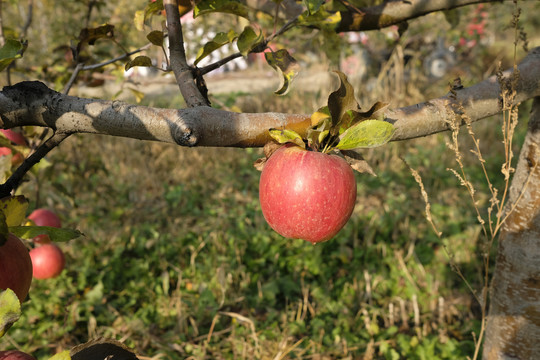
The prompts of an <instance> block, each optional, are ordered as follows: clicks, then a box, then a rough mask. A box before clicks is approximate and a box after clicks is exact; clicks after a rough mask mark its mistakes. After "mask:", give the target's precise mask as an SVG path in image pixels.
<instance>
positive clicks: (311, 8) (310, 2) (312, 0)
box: [303, 0, 324, 15]
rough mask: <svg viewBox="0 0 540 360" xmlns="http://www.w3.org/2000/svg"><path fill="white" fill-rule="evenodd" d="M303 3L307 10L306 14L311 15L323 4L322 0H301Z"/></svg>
mask: <svg viewBox="0 0 540 360" xmlns="http://www.w3.org/2000/svg"><path fill="white" fill-rule="evenodd" d="M303 3H304V5H305V6H306V8H307V10H308V14H309V15H313V14H314V13H316V12H317V11H318V10H319V9H320V7H321V5H322V4H324V0H303Z"/></svg>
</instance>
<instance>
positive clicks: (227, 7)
mask: <svg viewBox="0 0 540 360" xmlns="http://www.w3.org/2000/svg"><path fill="white" fill-rule="evenodd" d="M214 12H222V13H228V14H234V15H238V16H241V17H244V18H246V19H248V15H249V8H248V7H247V6H246V5H245V4H243V3H242V2H240V1H238V0H202V1H201V2H199V3H197V5H195V7H194V8H193V17H194V18H196V17H198V16H201V15H204V14H210V13H214Z"/></svg>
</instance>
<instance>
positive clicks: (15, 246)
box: [0, 234, 32, 359]
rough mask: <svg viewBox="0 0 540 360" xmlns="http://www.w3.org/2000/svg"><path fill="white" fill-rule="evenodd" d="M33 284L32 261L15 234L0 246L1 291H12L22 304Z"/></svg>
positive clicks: (9, 236) (10, 235)
mask: <svg viewBox="0 0 540 360" xmlns="http://www.w3.org/2000/svg"><path fill="white" fill-rule="evenodd" d="M31 283H32V260H31V259H30V254H29V252H28V249H27V248H26V246H24V244H23V242H22V241H21V240H20V239H19V238H18V237H16V236H15V235H13V234H9V235H8V239H7V241H6V242H5V243H4V245H3V246H0V289H3V290H5V289H7V288H9V289H11V290H13V292H15V294H17V297H18V298H19V301H20V302H23V300H24V299H26V296H27V295H28V290H29V289H30V284H31ZM0 359H1V358H0Z"/></svg>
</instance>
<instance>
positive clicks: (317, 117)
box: [311, 106, 330, 126]
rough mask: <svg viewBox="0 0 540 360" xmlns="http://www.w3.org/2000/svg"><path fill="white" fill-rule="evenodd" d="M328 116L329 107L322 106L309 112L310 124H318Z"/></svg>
mask: <svg viewBox="0 0 540 360" xmlns="http://www.w3.org/2000/svg"><path fill="white" fill-rule="evenodd" d="M328 118H330V109H329V108H328V106H323V107H321V108H319V110H317V111H315V112H314V113H313V114H311V126H318V125H319V123H320V122H321V121H322V120H324V119H328Z"/></svg>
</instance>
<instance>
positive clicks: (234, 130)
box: [0, 47, 540, 147]
mask: <svg viewBox="0 0 540 360" xmlns="http://www.w3.org/2000/svg"><path fill="white" fill-rule="evenodd" d="M517 69H518V71H519V72H520V74H521V76H520V77H519V81H518V83H517V94H516V97H515V102H516V103H519V102H523V101H525V100H527V99H531V98H533V97H535V96H540V47H538V48H535V49H533V50H531V52H530V53H529V55H528V56H527V57H526V58H525V59H524V60H523V61H522V63H521V64H520V65H519V66H518V67H517ZM512 71H513V69H510V70H508V71H507V72H505V77H509V76H511V72H512ZM500 90H501V89H500V84H499V83H498V81H497V79H496V78H495V77H493V78H489V79H487V80H485V81H483V82H481V83H479V84H477V85H474V86H471V87H469V88H464V89H461V90H457V91H456V92H455V96H454V95H451V94H448V95H445V96H443V97H441V98H437V99H433V100H430V101H426V102H423V103H420V104H416V105H412V106H407V107H404V108H397V109H390V110H388V111H387V112H386V120H387V121H389V122H391V123H393V124H394V126H395V127H396V132H395V135H394V137H393V139H392V140H406V139H411V138H416V137H421V136H427V135H430V134H433V133H437V132H440V131H445V130H448V129H449V128H450V125H449V124H450V123H452V122H454V121H455V119H456V113H455V112H454V110H455V109H457V108H459V109H461V111H463V112H465V114H466V115H467V116H468V117H469V118H470V119H471V121H477V120H480V119H483V118H485V117H488V116H491V115H494V114H497V113H499V112H500V111H501V103H500ZM328 92H330V90H329V91H328ZM0 119H1V122H2V123H1V124H0V127H2V128H12V127H16V126H25V125H35V126H44V127H50V128H51V129H53V130H55V131H58V132H62V133H67V134H73V133H93V134H105V135H112V136H122V137H129V138H135V139H140V140H154V141H161V142H168V143H176V144H179V145H183V146H195V145H198V146H216V147H261V146H264V144H265V143H266V142H268V141H269V140H270V137H269V136H268V129H270V128H288V129H293V130H295V131H297V132H298V133H300V134H301V135H305V132H306V130H307V128H308V127H309V126H310V115H309V114H283V113H236V112H229V111H224V110H218V109H214V108H211V107H208V106H197V107H193V108H188V109H159V108H149V107H145V106H137V105H131V104H126V103H123V102H121V101H104V100H96V99H84V98H78V97H74V96H68V95H63V94H60V93H57V92H55V91H53V90H51V89H49V88H48V87H47V86H45V85H44V84H42V83H39V82H21V83H18V84H15V85H14V86H8V87H4V89H3V90H2V91H1V92H0Z"/></svg>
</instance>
